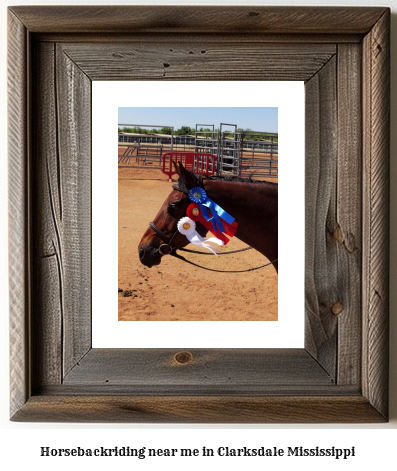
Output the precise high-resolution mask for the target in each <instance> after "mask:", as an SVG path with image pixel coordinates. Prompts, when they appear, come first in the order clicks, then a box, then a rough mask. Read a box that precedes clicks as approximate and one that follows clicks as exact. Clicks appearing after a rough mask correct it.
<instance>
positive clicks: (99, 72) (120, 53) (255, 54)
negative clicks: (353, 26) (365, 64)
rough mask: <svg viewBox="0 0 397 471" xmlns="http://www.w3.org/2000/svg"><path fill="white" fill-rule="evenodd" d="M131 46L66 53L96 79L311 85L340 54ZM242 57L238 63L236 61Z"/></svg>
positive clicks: (248, 46)
mask: <svg viewBox="0 0 397 471" xmlns="http://www.w3.org/2000/svg"><path fill="white" fill-rule="evenodd" d="M152 41H153V38H151V40H150V41H149V42H148V41H146V40H145V39H143V38H142V37H139V38H134V37H132V38H130V41H129V42H128V43H127V44H113V43H110V44H103V43H101V44H87V45H84V44H66V45H64V46H63V50H64V54H66V55H67V56H68V57H70V59H71V60H72V61H73V62H75V64H76V65H77V66H78V67H79V68H80V69H81V70H82V71H84V73H85V74H87V76H88V77H90V79H91V80H264V79H265V80H301V81H307V80H309V79H310V78H311V77H312V76H313V75H314V74H315V73H316V72H317V71H318V70H319V69H321V67H323V66H324V64H326V63H327V61H328V60H329V58H330V57H331V56H332V55H333V54H335V53H336V47H335V45H334V44H321V45H319V44H305V45H302V44H299V45H297V44H263V45H262V47H261V48H258V47H257V43H255V42H246V43H244V44H242V43H241V42H240V41H239V38H236V37H235V36H234V37H233V36H230V37H222V39H212V40H207V41H200V42H197V41H194V40H190V39H189V37H183V38H181V37H179V40H177V39H176V38H175V36H165V35H162V36H161V37H159V38H158V41H156V42H152ZM236 58H238V59H236Z"/></svg>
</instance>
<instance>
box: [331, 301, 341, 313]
mask: <svg viewBox="0 0 397 471" xmlns="http://www.w3.org/2000/svg"><path fill="white" fill-rule="evenodd" d="M331 311H332V314H334V315H335V316H339V314H341V313H342V311H343V304H342V303H341V302H339V301H337V302H336V303H335V304H333V305H332V307H331Z"/></svg>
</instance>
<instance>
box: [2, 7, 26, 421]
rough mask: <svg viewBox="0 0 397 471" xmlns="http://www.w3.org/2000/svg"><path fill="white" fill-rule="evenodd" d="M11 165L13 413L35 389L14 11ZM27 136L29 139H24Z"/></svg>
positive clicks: (20, 66)
mask: <svg viewBox="0 0 397 471" xmlns="http://www.w3.org/2000/svg"><path fill="white" fill-rule="evenodd" d="M8 39H9V50H8V83H7V85H8V123H9V128H8V166H9V254H10V255H9V285H10V294H9V296H10V297H9V302H10V361H11V370H10V388H11V399H10V408H11V413H12V414H13V413H15V412H16V411H17V410H18V409H19V408H20V407H21V406H22V405H23V404H24V403H25V402H26V401H27V399H28V397H29V394H30V384H29V383H30V377H29V362H30V358H29V353H30V352H29V313H30V302H29V290H30V286H29V278H30V277H29V263H30V261H29V229H30V228H29V220H28V214H29V212H28V204H29V200H28V197H27V193H26V188H27V186H28V178H29V176H28V168H27V167H28V142H27V136H26V130H27V128H28V86H29V84H28V83H27V63H26V61H27V55H28V48H29V44H28V38H27V32H26V28H25V27H24V26H23V25H22V24H21V22H20V21H19V20H18V18H16V17H15V15H13V14H12V13H10V14H9V15H8ZM21 136H24V138H22V139H21Z"/></svg>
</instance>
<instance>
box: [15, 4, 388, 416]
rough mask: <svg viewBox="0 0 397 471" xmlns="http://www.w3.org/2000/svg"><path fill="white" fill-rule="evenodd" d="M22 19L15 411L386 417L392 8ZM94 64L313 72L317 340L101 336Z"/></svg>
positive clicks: (25, 11) (310, 283) (44, 14)
mask: <svg viewBox="0 0 397 471" xmlns="http://www.w3.org/2000/svg"><path fill="white" fill-rule="evenodd" d="M8 22H9V23H8V24H9V163H10V283H11V285H10V286H11V291H10V296H11V298H10V299H11V323H10V325H11V334H10V335H11V337H10V339H11V419H12V420H15V421H43V422H45V421H73V422H180V423H184V422H240V423H248V422H267V423H276V422H278V423H310V422H382V421H386V420H387V417H388V237H389V235H388V224H389V222H388V220H389V215H388V204H389V200H388V195H389V180H388V179H389V172H388V168H389V22H390V12H389V10H388V9H387V8H321V7H319V8H317V7H315V8H302V7H229V8H227V7H164V6H163V7H159V6H156V7H117V6H113V7H105V8H104V7H102V6H97V7H96V6H92V7H12V8H10V9H9V14H8ZM92 80H304V81H305V83H306V129H307V139H306V248H305V253H306V274H305V276H306V293H305V300H306V308H305V312H306V328H305V343H306V346H305V348H304V349H301V350H300V349H297V350H296V349H286V350H283V349H280V350H277V349H276V350H268V349H266V348H264V349H255V350H254V349H243V350H238V349H231V350H223V349H214V350H211V349H209V350H208V349H207V350H201V349H198V350H189V346H188V345H183V344H184V342H183V339H181V345H180V346H175V349H166V350H164V349H143V350H142V349H141V350H139V349H114V350H113V349H92V348H91V294H90V293H91V290H90V283H91V255H90V238H91V227H90V178H91V158H90V156H91V148H90V135H91V129H90V122H91V81H92ZM300 309H301V307H299V306H297V312H300ZM181 347H183V348H181ZM182 351H184V352H185V353H181V352H182Z"/></svg>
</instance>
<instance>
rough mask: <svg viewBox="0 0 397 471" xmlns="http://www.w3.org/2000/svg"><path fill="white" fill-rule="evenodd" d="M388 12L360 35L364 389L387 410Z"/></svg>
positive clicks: (376, 404)
mask: <svg viewBox="0 0 397 471" xmlns="http://www.w3.org/2000/svg"><path fill="white" fill-rule="evenodd" d="M389 24H390V12H389V11H386V12H385V13H384V15H383V16H382V18H381V19H380V20H379V21H378V22H377V23H376V25H375V26H374V28H373V29H372V30H371V32H370V33H369V34H368V35H367V36H366V37H365V39H364V71H365V72H364V77H363V96H364V104H363V106H364V123H363V126H364V140H363V146H364V182H365V183H364V187H365V195H364V222H363V237H364V239H365V240H366V241H367V244H366V247H365V251H364V254H363V260H364V265H365V266H364V280H363V281H364V282H363V296H364V300H363V303H364V318H363V336H364V338H363V343H364V361H363V370H362V375H363V392H364V394H365V395H366V396H367V397H368V398H369V399H370V401H371V403H373V404H374V406H375V407H376V408H378V410H380V411H382V413H383V414H384V415H385V416H386V415H387V411H388V350H389V329H388V325H389V324H388V316H389V168H390V167H389V165H390V164H389V151H390V150H389V146H390V134H389V128H388V123H389V119H390V56H389V54H390V52H389V48H390V36H389Z"/></svg>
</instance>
